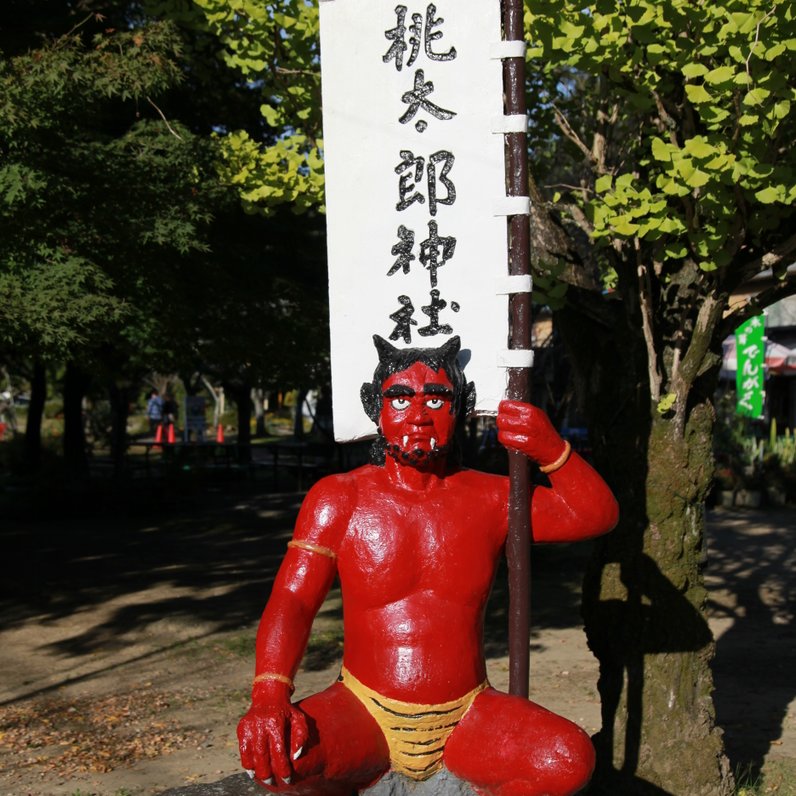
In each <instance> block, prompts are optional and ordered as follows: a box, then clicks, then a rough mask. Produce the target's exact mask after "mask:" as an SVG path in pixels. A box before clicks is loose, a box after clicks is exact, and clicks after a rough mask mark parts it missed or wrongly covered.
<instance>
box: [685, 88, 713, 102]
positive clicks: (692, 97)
mask: <svg viewBox="0 0 796 796" xmlns="http://www.w3.org/2000/svg"><path fill="white" fill-rule="evenodd" d="M685 94H686V96H687V97H688V101H689V102H692V103H693V104H694V105H700V104H701V103H703V102H712V100H713V97H711V95H710V93H709V92H708V90H707V89H706V88H705V87H704V86H703V85H700V84H694V83H687V84H686V87H685Z"/></svg>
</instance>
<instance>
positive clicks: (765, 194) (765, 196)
mask: <svg viewBox="0 0 796 796" xmlns="http://www.w3.org/2000/svg"><path fill="white" fill-rule="evenodd" d="M755 199H757V201H758V202H762V203H763V204H764V205H770V204H773V203H774V202H779V201H782V199H784V196H783V192H782V191H781V190H780V187H779V186H774V185H768V186H766V187H765V188H763V189H761V190H759V191H757V192H756V193H755Z"/></svg>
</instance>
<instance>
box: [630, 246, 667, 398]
mask: <svg viewBox="0 0 796 796" xmlns="http://www.w3.org/2000/svg"><path fill="white" fill-rule="evenodd" d="M634 247H635V250H636V275H637V276H638V298H639V308H640V310H641V330H642V332H643V334H644V344H645V345H646V347H647V374H648V376H649V381H650V398H651V399H652V402H653V403H656V404H657V403H658V401H659V400H660V398H661V382H662V376H661V370H660V367H659V366H658V355H657V352H656V350H655V334H654V329H653V318H652V286H651V283H650V274H649V269H648V268H647V266H646V265H645V264H644V262H643V261H642V259H641V243H640V241H639V239H638V238H635V239H634Z"/></svg>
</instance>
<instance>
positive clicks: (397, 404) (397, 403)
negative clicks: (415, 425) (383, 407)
mask: <svg viewBox="0 0 796 796" xmlns="http://www.w3.org/2000/svg"><path fill="white" fill-rule="evenodd" d="M390 406H392V408H393V409H397V410H398V411H399V412H401V411H403V410H404V409H406V408H407V407H408V406H409V399H408V398H406V397H405V396H403V395H402V396H400V397H398V398H393V399H392V400H391V401H390Z"/></svg>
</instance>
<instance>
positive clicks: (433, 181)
mask: <svg viewBox="0 0 796 796" xmlns="http://www.w3.org/2000/svg"><path fill="white" fill-rule="evenodd" d="M455 160H456V158H455V157H454V156H453V154H452V153H450V152H446V151H445V150H444V149H441V150H440V151H439V152H435V153H434V154H433V155H432V156H431V157H430V158H429V159H428V212H429V213H431V215H432V216H435V215H437V205H452V204H453V203H454V202H455V201H456V186H455V185H454V184H453V182H452V181H451V180H450V179H449V178H448V174H450V171H451V169H452V168H453V164H454V162H455ZM438 163H442V164H443V166H442V171H441V172H440V175H439V182H441V183H442V184H443V185H444V186H445V190H446V191H447V192H448V195H447V196H445V197H444V198H443V199H440V198H439V197H438V196H437V181H438V180H437V164H438Z"/></svg>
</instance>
